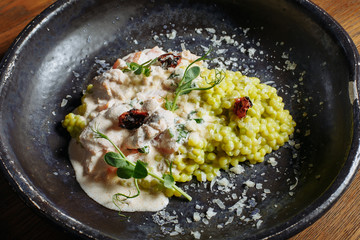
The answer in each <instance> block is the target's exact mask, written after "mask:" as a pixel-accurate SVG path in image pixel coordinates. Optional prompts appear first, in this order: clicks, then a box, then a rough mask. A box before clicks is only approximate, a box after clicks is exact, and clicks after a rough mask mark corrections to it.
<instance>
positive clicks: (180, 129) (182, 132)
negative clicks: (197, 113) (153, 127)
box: [176, 124, 189, 142]
mask: <svg viewBox="0 0 360 240" xmlns="http://www.w3.org/2000/svg"><path fill="white" fill-rule="evenodd" d="M176 130H177V132H178V138H177V140H176V142H180V141H181V140H182V139H185V138H186V137H187V136H188V134H189V131H188V130H186V128H185V125H184V124H178V125H177V126H176Z"/></svg>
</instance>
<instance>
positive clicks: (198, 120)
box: [193, 118, 204, 124]
mask: <svg viewBox="0 0 360 240" xmlns="http://www.w3.org/2000/svg"><path fill="white" fill-rule="evenodd" d="M193 120H194V121H195V122H196V123H199V124H200V123H203V122H204V119H202V118H194V119H193Z"/></svg>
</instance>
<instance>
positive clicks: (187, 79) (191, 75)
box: [168, 50, 225, 111]
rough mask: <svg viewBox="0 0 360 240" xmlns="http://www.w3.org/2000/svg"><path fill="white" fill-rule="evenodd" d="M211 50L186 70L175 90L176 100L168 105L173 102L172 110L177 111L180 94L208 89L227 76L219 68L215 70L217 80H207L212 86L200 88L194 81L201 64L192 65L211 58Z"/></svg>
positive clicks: (198, 73)
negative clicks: (208, 56) (209, 56)
mask: <svg viewBox="0 0 360 240" xmlns="http://www.w3.org/2000/svg"><path fill="white" fill-rule="evenodd" d="M210 52H211V50H209V51H207V52H206V53H205V54H204V56H202V57H200V58H198V59H196V60H195V61H193V62H192V63H190V64H189V65H188V66H187V67H186V69H185V72H184V75H183V77H182V78H181V80H180V82H179V84H178V86H177V88H176V90H175V97H174V100H173V101H172V102H169V103H168V105H169V106H168V107H170V104H171V108H170V110H171V111H175V110H176V109H177V108H178V106H177V104H176V101H177V99H178V97H179V96H180V95H183V94H188V93H190V92H191V91H193V90H208V89H211V88H213V87H215V86H216V85H217V84H219V83H220V82H221V81H222V80H223V79H224V78H225V73H224V72H223V71H219V70H217V69H216V70H215V71H216V72H215V80H214V81H211V82H207V83H208V84H209V85H210V86H209V87H204V88H200V87H197V86H196V85H195V84H194V83H193V80H194V79H195V78H197V77H198V76H199V75H200V67H199V66H194V67H192V65H193V64H194V63H196V62H200V61H202V60H209V59H208V58H207V55H209V53H210Z"/></svg>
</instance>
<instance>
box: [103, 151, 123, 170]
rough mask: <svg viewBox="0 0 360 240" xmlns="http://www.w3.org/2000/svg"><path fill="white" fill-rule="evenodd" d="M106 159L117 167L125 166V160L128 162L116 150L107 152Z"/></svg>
mask: <svg viewBox="0 0 360 240" xmlns="http://www.w3.org/2000/svg"><path fill="white" fill-rule="evenodd" d="M104 160H105V162H106V163H107V164H109V165H110V166H112V167H116V168H119V167H122V166H124V162H126V160H125V159H124V158H123V157H122V156H121V155H120V154H119V153H115V152H108V153H106V154H105V156H104Z"/></svg>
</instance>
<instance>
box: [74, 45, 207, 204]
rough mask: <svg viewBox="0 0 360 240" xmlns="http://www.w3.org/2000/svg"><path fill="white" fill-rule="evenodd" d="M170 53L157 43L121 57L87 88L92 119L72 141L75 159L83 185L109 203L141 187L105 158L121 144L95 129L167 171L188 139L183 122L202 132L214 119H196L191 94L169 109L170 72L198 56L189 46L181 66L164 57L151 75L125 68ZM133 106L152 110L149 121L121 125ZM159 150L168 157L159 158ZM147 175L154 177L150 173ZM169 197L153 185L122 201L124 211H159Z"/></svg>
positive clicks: (156, 168)
mask: <svg viewBox="0 0 360 240" xmlns="http://www.w3.org/2000/svg"><path fill="white" fill-rule="evenodd" d="M164 53H165V52H164V51H162V50H161V49H160V48H158V47H155V48H153V49H147V50H144V51H142V52H135V53H132V54H130V55H128V56H126V57H124V58H123V59H118V60H117V61H116V63H115V64H114V68H113V69H111V70H109V71H107V72H105V73H104V74H102V75H101V76H98V77H96V78H95V79H94V81H93V83H92V84H93V88H92V93H91V94H86V95H85V97H84V99H83V104H85V105H86V111H85V113H84V117H85V118H86V119H88V120H89V122H88V125H87V126H86V127H85V129H84V130H83V132H82V133H81V135H80V137H79V140H72V141H71V143H70V147H69V155H70V160H71V163H72V165H73V167H74V169H75V173H76V179H77V181H78V182H79V184H80V186H81V187H82V188H83V190H84V191H85V192H86V193H87V194H88V196H89V197H91V198H92V199H94V200H95V201H96V202H98V203H100V204H101V205H103V206H105V207H107V208H110V209H114V210H119V208H118V207H117V206H116V205H115V204H114V203H113V201H112V198H113V195H114V194H117V193H123V194H126V195H134V194H136V192H137V190H136V188H135V185H134V182H133V180H132V179H120V178H119V177H117V175H116V171H114V168H113V167H110V166H109V165H107V164H106V163H105V161H104V155H105V154H106V153H107V152H109V151H113V152H116V149H115V148H114V147H113V146H112V145H111V144H110V143H109V142H108V141H107V140H105V139H100V138H95V134H94V132H93V130H92V129H97V130H99V131H100V132H102V133H104V134H105V135H107V136H108V137H109V138H110V139H111V140H112V141H113V142H114V143H115V145H116V146H118V147H119V148H120V149H121V150H122V151H123V152H124V154H125V155H126V156H127V158H128V159H129V160H130V161H133V162H136V161H137V160H138V159H140V160H141V161H143V162H145V163H147V164H148V168H150V169H151V170H152V172H154V173H155V174H157V175H159V176H162V175H163V174H164V173H165V172H166V171H168V170H169V166H168V163H167V162H166V161H165V160H164V159H167V160H169V161H171V160H172V159H173V158H174V155H175V154H176V151H177V150H178V148H179V146H180V145H181V144H182V143H184V142H186V141H187V139H180V137H179V132H178V130H177V127H178V126H179V125H182V124H183V125H184V126H186V128H187V129H188V130H190V131H192V132H191V134H195V135H198V136H199V137H201V136H204V135H205V134H206V131H205V129H206V123H210V122H211V117H209V116H203V118H204V120H205V124H196V122H195V121H194V120H191V119H190V120H189V119H188V116H189V114H190V113H191V112H193V111H194V110H198V109H199V105H198V104H196V103H188V102H187V101H186V99H187V97H188V96H187V95H183V96H182V97H181V99H180V101H178V105H179V110H178V111H176V113H174V112H171V111H169V110H166V109H164V99H165V98H166V97H167V96H172V94H173V93H174V90H175V87H174V86H175V85H176V82H175V81H176V79H172V78H169V76H170V75H171V74H172V73H177V74H178V75H180V76H181V75H182V74H183V72H184V68H185V67H186V66H187V65H188V64H189V63H191V62H192V61H194V60H195V59H196V58H197V56H195V55H193V54H191V53H190V52H189V51H184V52H182V53H179V54H180V55H181V57H182V60H181V63H180V64H179V65H178V66H177V67H176V68H171V67H170V68H168V69H166V68H164V67H163V66H160V63H158V64H155V65H152V66H151V74H150V76H149V77H145V76H144V75H142V74H141V75H135V74H134V73H133V72H132V71H129V72H123V71H122V70H121V69H124V68H126V67H127V65H126V62H137V63H139V64H142V63H144V62H146V61H148V60H152V59H154V58H156V57H158V56H160V55H162V54H164ZM199 65H201V62H200V63H199ZM131 109H139V110H141V111H145V112H147V113H148V117H147V120H146V122H145V123H144V124H143V125H142V126H141V127H139V128H137V129H133V130H128V129H125V128H121V127H119V116H120V115H121V114H123V113H124V112H127V111H129V110H131ZM143 147H147V148H148V150H149V152H148V153H147V154H144V153H140V152H139V151H138V150H137V149H140V148H143ZM158 156H162V157H163V158H162V159H160V160H159V159H158V158H159V157H158ZM115 170H116V169H115ZM173 171H177V170H176V169H174V170H173ZM146 179H148V180H149V182H151V177H150V176H147V177H146ZM155 186H156V184H155ZM168 202H169V200H168V198H167V197H166V196H165V195H164V194H163V192H162V191H159V190H158V189H157V188H156V187H150V188H148V189H141V193H140V195H139V196H138V197H136V198H128V199H125V200H124V202H122V203H117V204H118V206H119V207H120V209H121V210H122V211H158V210H160V209H162V208H164V207H165V206H166V205H167V204H168Z"/></svg>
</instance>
